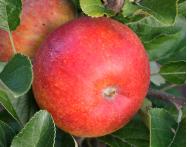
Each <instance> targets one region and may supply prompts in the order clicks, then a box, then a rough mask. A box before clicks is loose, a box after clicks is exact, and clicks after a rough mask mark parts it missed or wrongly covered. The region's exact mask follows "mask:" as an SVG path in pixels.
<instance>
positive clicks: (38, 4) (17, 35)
mask: <svg viewBox="0 0 187 147" xmlns="http://www.w3.org/2000/svg"><path fill="white" fill-rule="evenodd" d="M22 3H23V9H22V15H21V23H20V25H19V26H18V27H17V29H16V30H15V31H13V32H12V35H13V40H14V44H15V48H16V50H17V52H20V53H23V54H25V55H28V56H30V57H33V56H34V54H35V52H36V50H37V48H39V46H40V44H41V42H42V41H43V40H44V39H45V37H46V36H47V35H48V34H49V33H50V32H52V31H54V30H55V29H56V28H57V27H59V26H60V25H62V24H64V23H65V22H67V21H69V20H72V19H73V18H74V17H75V13H74V8H73V6H72V5H71V3H70V1H68V0H23V1H22ZM0 38H1V40H0V61H7V60H8V59H9V58H10V57H11V56H12V55H13V51H12V47H11V43H10V39H9V36H8V33H7V32H5V31H3V30H0Z"/></svg>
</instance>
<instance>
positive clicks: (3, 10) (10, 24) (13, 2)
mask: <svg viewBox="0 0 187 147" xmlns="http://www.w3.org/2000/svg"><path fill="white" fill-rule="evenodd" d="M21 8H22V3H21V0H0V29H3V30H6V31H12V30H15V29H16V27H17V26H18V25H19V23H20V18H19V16H20V14H21Z"/></svg>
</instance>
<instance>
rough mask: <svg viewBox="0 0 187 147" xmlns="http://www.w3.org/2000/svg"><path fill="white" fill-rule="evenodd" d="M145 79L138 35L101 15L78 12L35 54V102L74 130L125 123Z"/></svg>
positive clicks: (81, 132)
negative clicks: (74, 17)
mask: <svg viewBox="0 0 187 147" xmlns="http://www.w3.org/2000/svg"><path fill="white" fill-rule="evenodd" d="M149 80H150V69H149V61H148V57H147V54H146V51H145V49H144V47H143V45H142V43H141V42H140V40H139V38H138V37H137V36H136V34H135V33H134V32H133V31H132V30H131V29H129V28H128V27H127V26H125V25H124V24H121V23H119V22H117V21H115V20H112V19H110V18H105V17H101V18H90V17H81V18H79V19H76V20H74V21H71V22H69V23H66V24H65V25H63V26H61V27H60V28H59V29H57V30H56V31H55V32H53V33H52V34H51V35H50V36H49V37H48V38H47V40H46V41H45V42H44V43H43V45H42V46H41V48H40V49H39V51H38V52H37V54H36V58H35V60H34V82H33V91H34V95H35V98H36V101H37V103H38V105H39V106H40V107H41V108H42V109H46V110H48V111H49V112H50V113H51V114H52V116H53V118H54V120H55V123H56V125H57V126H58V127H59V128H61V129H63V130H65V131H67V132H69V133H71V134H73V135H76V136H83V137H96V136H103V135H106V134H109V133H112V132H114V131H115V130H118V129H119V128H121V127H123V126H124V125H125V124H126V123H127V122H129V120H130V119H131V118H132V117H133V116H134V114H135V113H136V112H137V111H138V109H139V108H140V106H141V104H142V102H143V100H144V97H145V95H146V93H147V89H148V86H149Z"/></svg>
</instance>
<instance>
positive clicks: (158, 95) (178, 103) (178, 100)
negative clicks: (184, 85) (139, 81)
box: [147, 89, 186, 109]
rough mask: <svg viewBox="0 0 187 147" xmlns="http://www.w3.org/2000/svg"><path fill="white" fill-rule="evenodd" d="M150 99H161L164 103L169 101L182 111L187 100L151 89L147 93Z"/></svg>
mask: <svg viewBox="0 0 187 147" xmlns="http://www.w3.org/2000/svg"><path fill="white" fill-rule="evenodd" d="M147 97H148V98H159V99H162V100H164V101H169V102H170V103H172V104H174V105H175V106H176V108H177V109H180V108H181V107H182V106H184V105H186V100H185V98H184V97H181V96H175V95H172V94H169V93H166V92H163V91H159V90H153V89H149V91H148V93H147Z"/></svg>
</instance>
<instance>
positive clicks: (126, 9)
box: [122, 0, 139, 17]
mask: <svg viewBox="0 0 187 147" xmlns="http://www.w3.org/2000/svg"><path fill="white" fill-rule="evenodd" d="M138 9H139V8H138V6H137V5H135V4H133V3H132V2H130V1H129V0H126V1H125V4H124V6H123V8H122V15H123V16H124V17H127V16H130V15H133V14H134V13H135V12H136V11H137V10H138Z"/></svg>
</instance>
